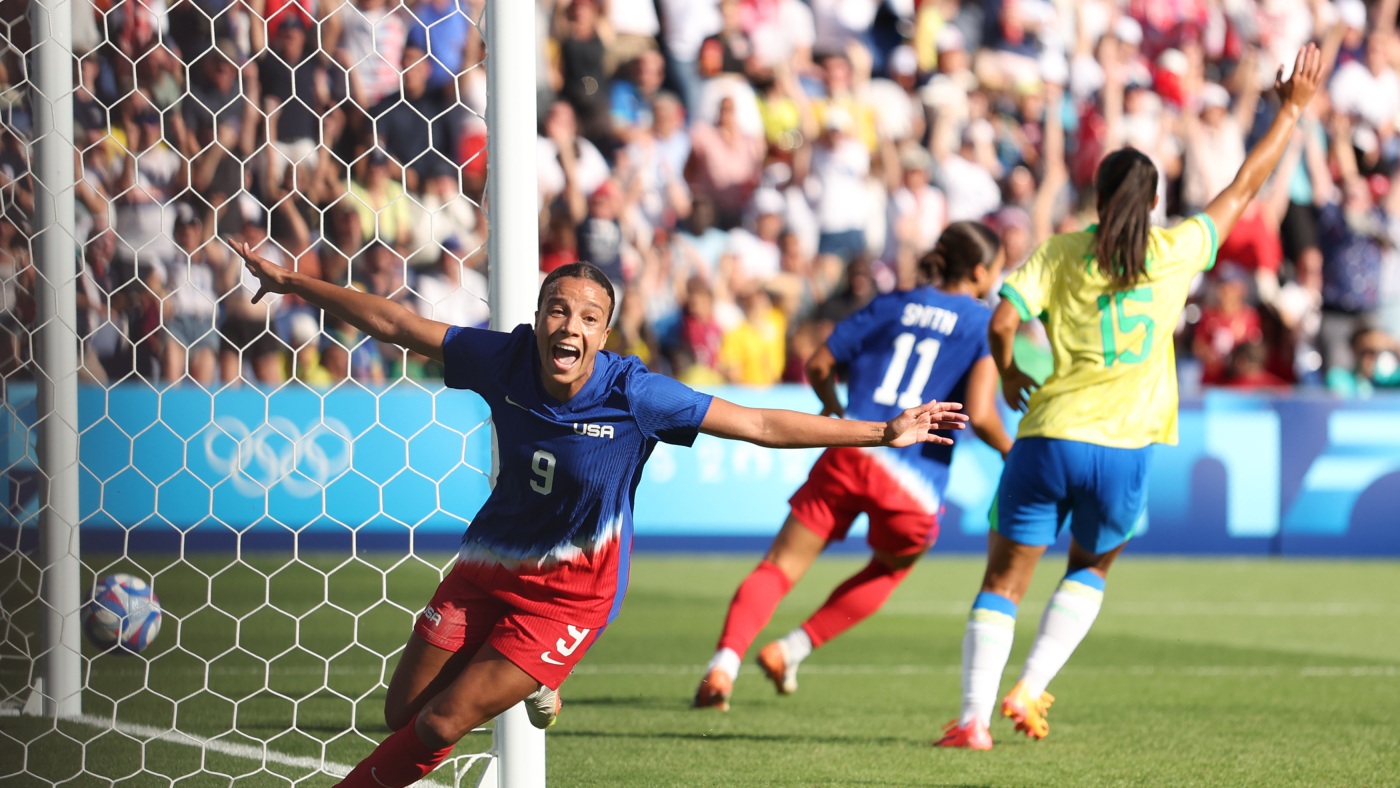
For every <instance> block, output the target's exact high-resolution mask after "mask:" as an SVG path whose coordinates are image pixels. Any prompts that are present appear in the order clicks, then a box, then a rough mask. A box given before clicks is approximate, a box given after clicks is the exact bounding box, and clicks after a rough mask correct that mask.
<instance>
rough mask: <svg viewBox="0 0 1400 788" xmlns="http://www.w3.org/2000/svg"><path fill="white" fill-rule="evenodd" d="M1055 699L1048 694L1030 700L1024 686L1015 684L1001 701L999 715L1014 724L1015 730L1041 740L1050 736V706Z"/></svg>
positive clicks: (1018, 683) (1019, 683)
mask: <svg viewBox="0 0 1400 788" xmlns="http://www.w3.org/2000/svg"><path fill="white" fill-rule="evenodd" d="M1054 702H1055V697H1054V696H1053V695H1051V694H1050V693H1048V692H1042V693H1040V697H1038V698H1032V697H1031V695H1030V693H1029V692H1027V691H1026V688H1025V685H1023V684H1022V683H1021V682H1017V683H1016V686H1014V687H1012V688H1011V691H1010V692H1008V693H1006V697H1005V698H1003V699H1002V701H1001V715H1002V716H1003V717H1006V718H1007V719H1010V720H1012V721H1013V722H1015V723H1016V730H1018V731H1020V732H1021V733H1024V734H1026V735H1027V736H1029V737H1031V738H1032V739H1043V738H1045V737H1046V736H1049V735H1050V721H1049V720H1047V719H1046V716H1047V715H1048V714H1049V713H1050V704H1051V703H1054Z"/></svg>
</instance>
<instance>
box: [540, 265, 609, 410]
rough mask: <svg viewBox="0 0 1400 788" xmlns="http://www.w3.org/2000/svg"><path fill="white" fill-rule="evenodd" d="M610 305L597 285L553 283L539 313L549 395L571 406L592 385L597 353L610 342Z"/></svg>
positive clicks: (574, 280)
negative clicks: (580, 393)
mask: <svg viewBox="0 0 1400 788" xmlns="http://www.w3.org/2000/svg"><path fill="white" fill-rule="evenodd" d="M612 306H613V305H612V299H611V298H609V297H608V293H607V291H606V290H604V289H603V288H602V287H601V286H599V285H598V284H597V283H595V282H593V281H590V280H588V279H581V278H578V277H572V276H566V277H563V278H561V279H557V280H555V281H554V282H552V283H550V286H549V291H548V292H547V293H545V296H544V301H543V303H542V304H541V305H540V310H539V311H538V312H536V313H535V339H536V341H537V342H539V349H540V364H541V370H540V371H541V376H542V377H543V379H544V388H545V391H547V392H549V395H550V396H551V397H554V398H555V399H557V400H559V401H560V402H564V401H567V400H568V399H570V398H571V397H573V396H574V395H575V394H577V393H579V390H581V389H582V388H583V384H585V383H587V382H588V377H589V376H590V375H592V374H593V362H594V361H595V360H596V359H597V357H598V350H599V349H601V348H602V347H603V344H604V343H606V342H607V341H608V317H609V315H611V314H612Z"/></svg>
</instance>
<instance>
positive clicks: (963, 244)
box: [694, 222, 1011, 710]
mask: <svg viewBox="0 0 1400 788" xmlns="http://www.w3.org/2000/svg"><path fill="white" fill-rule="evenodd" d="M1004 259H1005V258H1004V256H1003V253H1002V250H1001V241H1000V240H999V239H998V238H997V235H996V233H994V232H992V231H991V230H989V229H988V228H987V227H985V226H983V225H980V224H977V223H976V222H957V223H955V224H952V225H949V226H948V228H947V229H945V230H944V231H943V233H942V235H940V236H939V238H938V242H937V243H936V244H935V245H934V247H933V250H932V251H931V252H929V253H928V254H927V255H925V256H924V258H923V259H922V260H921V261H920V274H921V276H922V278H923V279H924V283H923V284H922V285H920V286H919V287H916V288H914V289H913V290H909V291H907V292H896V293H889V294H887V295H882V296H879V297H877V298H876V299H875V300H873V301H871V302H870V303H869V304H868V305H867V306H866V307H865V308H864V309H862V310H860V311H859V312H857V313H856V314H854V315H852V316H851V317H849V318H847V319H845V320H843V321H841V322H840V323H839V324H837V326H836V328H835V329H834V330H833V331H832V333H831V337H830V338H829V339H827V341H826V343H825V344H824V345H823V346H822V347H821V348H820V349H819V350H818V351H817V352H816V353H814V354H813V355H812V358H811V359H810V360H809V361H808V362H807V372H808V378H809V379H810V380H811V383H812V388H813V389H814V390H816V392H817V396H818V397H820V399H821V401H822V415H824V416H826V415H835V416H842V417H845V416H850V417H853V418H858V419H874V420H880V419H886V418H889V417H891V416H893V415H895V414H897V413H899V411H900V410H902V409H903V408H906V407H908V406H909V405H910V404H913V403H918V402H923V401H925V400H929V399H954V400H958V401H960V402H966V403H967V415H968V417H969V418H970V419H971V424H972V429H973V430H974V431H976V433H977V435H978V437H980V438H982V440H983V441H985V442H986V443H987V444H988V445H990V446H991V447H992V448H994V449H996V450H997V451H998V452H1000V453H1001V455H1002V456H1003V457H1004V456H1006V453H1007V452H1008V451H1009V450H1010V449H1011V438H1010V436H1008V435H1007V434H1006V428H1005V427H1004V426H1003V425H1002V422H1001V416H1000V415H999V414H998V413H997V404H996V391H997V368H996V364H995V363H994V362H993V361H992V355H991V349H990V348H989V347H988V345H987V323H988V321H989V320H990V319H991V310H990V309H988V308H987V305H986V304H984V303H983V302H982V301H981V300H980V299H983V298H986V297H987V295H988V294H989V293H990V292H991V290H992V288H993V287H995V286H996V282H997V281H998V280H999V279H1000V277H1001V268H1002V263H1003V261H1004ZM934 281H937V282H938V285H937V286H936V287H935V286H934V285H933V284H932V282H934ZM838 366H841V367H846V368H848V369H849V373H848V375H847V378H848V387H847V393H848V396H847V401H848V404H847V405H845V406H843V405H842V404H841V400H840V398H839V397H838V396H837V393H836V370H837V368H838ZM952 459H953V447H952V446H946V445H942V444H938V445H934V444H921V445H915V446H908V447H905V448H902V449H891V448H873V449H859V448H837V449H827V450H826V451H825V452H822V455H821V457H820V458H818V460H817V462H816V464H815V465H814V466H813V467H812V470H811V473H810V474H809V475H808V478H807V482H806V483H805V484H803V485H802V487H800V488H799V489H798V490H797V492H795V493H794V494H793V496H792V498H791V499H790V500H789V504H790V506H791V512H790V513H789V514H788V518H787V521H786V522H784V523H783V527H782V530H780V531H779V532H778V536H777V538H775V539H774V540H773V546H772V547H771V548H769V550H768V554H767V555H765V556H764V558H763V560H762V561H760V562H759V564H758V566H757V567H756V568H755V569H754V570H753V571H752V572H751V573H749V576H748V577H746V578H745V579H744V581H743V582H742V583H740V584H739V588H738V590H737V591H736V592H735V593H734V600H733V602H731V603H730V605H729V613H728V615H727V616H726V617H725V621H724V629H723V631H722V632H721V633H720V637H719V645H718V647H717V650H716V652H715V655H714V657H713V658H712V659H711V660H710V664H709V667H708V668H707V671H706V673H705V677H704V678H703V679H702V680H701V682H700V686H699V688H698V689H697V690H696V692H695V701H694V705H695V707H696V708H713V709H719V710H727V709H728V708H729V698H730V695H731V693H732V692H733V687H734V679H735V678H736V677H737V676H738V672H739V664H740V662H741V661H742V659H743V656H744V653H745V652H746V651H747V650H748V648H749V646H750V645H751V644H752V643H753V639H754V637H755V636H756V635H757V634H758V632H759V631H760V630H761V629H763V627H764V626H765V625H766V624H767V623H768V620H769V619H770V618H772V616H773V611H774V610H776V609H777V607H778V603H779V602H781V601H782V599H783V597H784V596H785V595H786V594H787V592H788V591H789V590H791V589H792V586H793V585H794V584H795V583H796V582H797V581H798V580H799V579H801V578H802V576H803V575H804V574H806V572H807V569H808V568H810V567H811V565H812V563H813V562H814V561H816V559H817V556H819V555H820V554H821V552H822V551H823V550H825V549H826V547H827V546H828V545H830V544H831V543H833V542H839V541H841V540H843V539H845V538H846V533H847V531H848V530H850V527H851V523H852V522H853V521H854V520H855V519H856V516H857V515H859V514H860V513H862V512H864V513H865V514H866V515H867V516H868V517H869V519H870V529H869V531H868V532H867V534H866V537H865V539H866V542H867V543H868V544H869V545H870V550H871V556H870V562H869V563H868V564H866V565H865V566H864V567H863V568H862V569H861V570H860V571H858V572H856V573H855V574H854V575H852V576H851V577H849V578H847V579H846V580H845V581H844V582H843V583H841V584H840V585H838V586H837V587H836V588H835V589H834V590H832V592H831V595H830V596H829V597H828V598H827V600H826V602H825V603H823V604H822V606H821V607H820V608H818V609H817V611H816V612H814V613H813V614H812V615H811V617H810V618H808V619H807V620H806V621H804V622H803V623H802V624H801V625H800V626H798V627H797V628H796V629H794V630H792V631H791V632H789V633H788V634H787V635H786V636H784V637H782V638H780V639H778V640H775V641H773V642H771V643H769V644H768V645H766V646H764V647H763V648H762V649H760V650H759V652H758V663H759V666H760V667H761V668H762V669H763V671H764V673H765V674H767V676H768V679H769V680H770V681H772V682H773V684H774V686H775V687H776V688H777V690H778V692H779V693H780V694H784V695H789V694H792V693H793V692H794V691H796V689H797V668H798V665H800V664H801V663H802V660H804V659H806V658H807V657H808V656H809V655H810V654H811V653H812V651H813V650H814V649H817V648H820V647H821V646H822V645H824V644H826V643H828V642H830V641H831V640H832V638H835V637H836V636H838V635H840V634H841V633H842V632H845V631H846V630H848V629H850V628H851V627H853V626H855V625H856V624H859V623H860V622H861V621H864V620H865V619H866V618H868V617H869V616H870V615H872V614H873V613H874V612H875V611H877V610H879V609H880V606H881V605H883V604H884V603H885V600H886V599H889V596H890V594H892V593H893V592H894V590H895V589H896V588H897V587H899V584H900V583H901V582H902V581H903V580H904V578H905V577H907V576H908V574H909V571H910V570H911V569H912V568H913V566H914V562H916V561H917V560H918V559H919V556H921V555H923V554H924V553H925V552H927V551H928V549H929V548H930V547H932V546H933V543H934V541H935V540H936V539H937V538H938V515H939V513H940V511H941V510H942V508H943V494H944V491H945V490H946V489H947V486H948V463H949V462H951V461H952Z"/></svg>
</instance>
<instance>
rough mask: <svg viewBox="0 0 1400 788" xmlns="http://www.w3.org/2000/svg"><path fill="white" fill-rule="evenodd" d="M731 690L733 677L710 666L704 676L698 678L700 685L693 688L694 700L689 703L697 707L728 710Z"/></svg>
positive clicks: (732, 690)
mask: <svg viewBox="0 0 1400 788" xmlns="http://www.w3.org/2000/svg"><path fill="white" fill-rule="evenodd" d="M733 692H734V679H731V678H729V674H728V673H725V672H724V671H722V670H720V669H719V668H712V669H710V672H709V673H706V674H705V678H703V679H700V686H699V687H698V688H697V689H696V690H695V702H694V703H693V704H691V705H692V706H694V707H695V708H697V709H718V710H720V711H729V696H730V695H731V694H733Z"/></svg>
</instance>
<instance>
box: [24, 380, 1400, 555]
mask: <svg viewBox="0 0 1400 788" xmlns="http://www.w3.org/2000/svg"><path fill="white" fill-rule="evenodd" d="M714 393H716V394H718V395H719V396H722V397H725V398H726V399H730V400H731V401H734V402H738V403H741V404H744V405H751V406H755V407H784V408H793V409H796V410H804V411H815V410H816V409H817V407H818V406H817V401H816V398H815V396H814V395H813V394H812V393H811V392H810V391H808V390H807V389H805V388H801V387H795V386H794V387H777V388H771V389H744V388H725V389H718V390H716V391H715V392H714ZM33 400H34V390H33V388H32V386H31V387H27V388H26V387H20V386H11V387H9V389H8V390H7V392H6V402H5V406H4V408H0V450H3V456H0V462H3V466H4V468H5V475H6V485H5V490H4V497H3V499H0V501H2V502H3V504H4V512H3V513H2V514H3V519H0V526H3V527H5V528H6V530H9V531H13V530H14V529H15V527H16V526H26V529H25V530H26V531H27V530H29V528H28V526H32V525H33V524H34V523H35V522H36V518H37V515H36V505H37V500H38V490H39V486H38V472H37V460H38V457H37V450H36V448H35V438H36V436H37V431H35V430H33V429H32V426H33V425H34V424H35V423H36V421H37V413H36V411H35V408H34V401H33ZM488 415H489V414H488V413H487V412H486V408H485V406H484V404H483V403H482V402H481V400H480V399H478V398H477V397H476V396H475V395H472V394H467V393H463V392H456V391H449V390H446V389H443V388H441V387H440V386H437V385H429V386H421V385H417V384H403V385H398V386H393V387H390V388H388V389H386V390H384V391H382V392H371V391H367V390H365V389H362V388H359V387H355V386H345V387H342V388H340V389H337V390H335V391H333V392H330V393H324V392H313V391H310V390H306V389H299V388H287V389H282V390H278V391H275V392H263V391H259V390H257V389H253V388H241V389H229V390H226V391H221V392H219V393H216V394H215V393H210V392H206V391H202V390H201V389H199V388H197V387H186V386H178V387H171V388H167V389H164V390H155V389H152V388H150V387H146V386H117V387H115V388H113V389H101V388H96V387H93V388H84V389H82V391H81V393H80V397H79V418H80V422H81V424H80V434H81V443H80V459H81V463H82V471H81V483H80V496H81V500H80V504H81V512H82V517H83V527H84V540H85V541H84V544H85V546H86V545H90V544H91V545H96V546H98V549H101V547H102V546H103V545H120V544H122V543H129V544H130V545H131V546H132V547H133V548H140V549H168V548H173V547H180V546H183V547H190V548H203V547H220V546H233V545H237V546H240V547H248V548H256V547H280V546H289V545H291V544H292V543H293V542H296V543H297V544H299V545H301V546H302V547H309V546H315V545H326V546H337V545H350V544H354V545H356V546H358V547H361V548H372V547H376V546H385V547H389V546H393V547H401V546H403V545H406V544H409V543H410V541H411V542H412V543H414V544H416V545H417V546H418V547H424V548H434V549H436V548H450V547H452V546H453V545H455V544H456V542H457V540H458V539H459V538H460V536H461V532H462V530H463V528H465V526H466V524H467V523H468V522H469V521H470V518H471V516H472V515H473V513H475V511H476V510H477V508H479V506H480V505H481V502H482V501H483V500H484V499H485V496H486V494H487V492H488V491H489V489H490V482H489V476H490V472H491V455H492V452H491V428H490V423H489V421H488ZM1014 420H1015V419H1014V416H1013V415H1008V421H1011V422H1014ZM1180 433H1181V440H1180V444H1179V445H1177V446H1160V447H1157V449H1156V452H1155V455H1154V459H1153V468H1152V474H1151V477H1150V480H1149V485H1150V487H1149V505H1148V513H1147V518H1146V523H1145V525H1144V527H1143V528H1142V529H1141V531H1140V534H1139V536H1138V537H1137V538H1136V539H1135V542H1134V546H1133V549H1134V551H1135V552H1137V551H1141V552H1155V553H1214V554H1244V555H1249V554H1256V555H1265V554H1270V555H1351V556H1381V555H1384V556H1396V555H1400V399H1394V398H1377V399H1373V400H1363V401H1355V400H1347V401H1343V400H1337V399H1332V398H1329V397H1325V396H1319V397H1274V396H1267V395H1246V394H1235V393H1230V392H1211V393H1209V394H1208V395H1207V396H1206V397H1205V398H1204V399H1203V400H1199V401H1193V402H1186V403H1183V405H1182V408H1181V417H1180ZM818 454H819V450H798V451H792V450H789V451H779V450H772V449H764V448H760V447H757V446H752V445H749V444H744V443H736V442H732V441H721V440H717V439H713V438H709V437H706V436H701V437H700V439H699V440H697V441H696V444H695V446H694V447H692V448H682V447H677V446H668V445H664V444H663V445H661V446H658V447H657V450H656V452H655V453H654V454H653V456H652V459H651V461H650V462H649V463H648V465H647V471H646V477H645V480H644V481H643V483H642V485H641V488H640V489H639V491H638V499H637V506H636V536H637V546H638V548H639V549H648V548H656V549H666V548H672V549H674V548H680V549H711V550H722V549H731V548H744V549H752V548H754V547H755V546H756V545H759V544H763V543H766V542H767V540H768V539H770V538H771V537H772V535H773V534H775V533H776V532H777V529H778V527H779V526H780V525H781V524H782V522H783V519H784V518H785V517H786V515H787V499H788V497H789V496H790V495H791V494H792V493H793V491H795V490H796V489H797V488H798V487H799V486H800V485H801V484H802V482H803V481H804V480H805V479H806V476H807V471H808V469H809V468H810V467H811V465H812V463H813V462H814V461H815V459H816V457H817V455H818ZM1000 472H1001V458H1000V457H999V456H997V455H996V453H995V452H993V451H992V450H991V449H989V448H987V447H986V446H984V445H982V444H981V443H980V442H978V441H977V440H976V439H975V438H974V437H973V436H972V435H971V434H970V433H967V434H965V435H964V436H963V438H962V442H961V443H960V445H959V448H958V450H957V451H956V452H955V453H954V461H953V471H952V479H951V482H950V484H949V488H948V491H947V496H946V501H945V506H946V509H945V512H944V516H943V518H942V533H941V536H940V538H939V543H938V549H939V550H947V551H973V552H981V551H982V550H983V549H984V545H985V535H986V531H987V527H988V525H987V511H988V508H989V506H990V503H991V500H992V497H993V495H994V493H995V489H996V485H997V481H998V478H999V476H1000ZM860 533H863V531H861V530H860V527H859V526H858V528H857V530H856V531H854V532H853V535H852V539H851V541H852V542H854V543H855V546H859V544H860V542H861V540H860V538H859V534H860ZM6 542H7V543H9V542H10V540H9V539H7V540H6Z"/></svg>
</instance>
